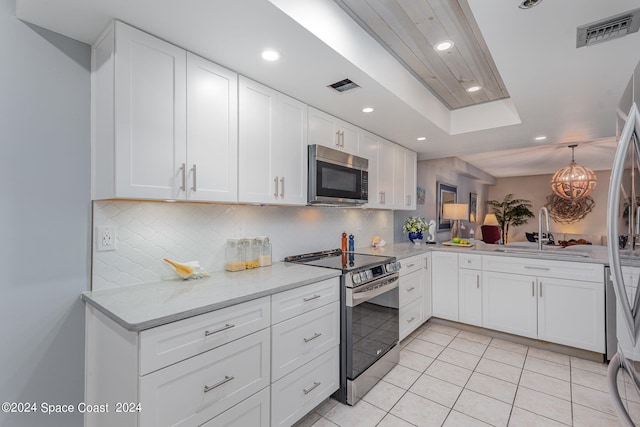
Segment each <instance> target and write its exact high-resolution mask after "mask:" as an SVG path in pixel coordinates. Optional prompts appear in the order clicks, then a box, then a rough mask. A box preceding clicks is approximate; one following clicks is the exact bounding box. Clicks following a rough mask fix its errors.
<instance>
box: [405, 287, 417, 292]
mask: <svg viewBox="0 0 640 427" xmlns="http://www.w3.org/2000/svg"><path fill="white" fill-rule="evenodd" d="M415 288H416V287H415V286H412V287H410V288H407V292H411V291H412V290H414V289H415Z"/></svg>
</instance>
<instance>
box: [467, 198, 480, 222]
mask: <svg viewBox="0 0 640 427" xmlns="http://www.w3.org/2000/svg"><path fill="white" fill-rule="evenodd" d="M469 222H478V195H477V194H476V193H469Z"/></svg>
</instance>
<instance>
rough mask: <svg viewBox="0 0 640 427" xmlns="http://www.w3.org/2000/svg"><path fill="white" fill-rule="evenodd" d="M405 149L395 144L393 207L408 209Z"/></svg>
mask: <svg viewBox="0 0 640 427" xmlns="http://www.w3.org/2000/svg"><path fill="white" fill-rule="evenodd" d="M405 151H406V150H405V148H404V147H401V146H399V145H397V144H393V207H394V208H395V209H407V206H406V201H407V199H406V197H405V193H404V152H405Z"/></svg>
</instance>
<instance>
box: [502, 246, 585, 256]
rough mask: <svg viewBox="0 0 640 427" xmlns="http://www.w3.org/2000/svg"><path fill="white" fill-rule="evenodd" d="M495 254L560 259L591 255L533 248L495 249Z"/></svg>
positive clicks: (555, 249)
mask: <svg viewBox="0 0 640 427" xmlns="http://www.w3.org/2000/svg"><path fill="white" fill-rule="evenodd" d="M494 251H495V252H504V253H508V254H521V255H529V256H531V255H535V256H539V255H553V256H562V257H578V258H591V255H590V254H588V253H586V252H579V251H570V250H566V249H561V248H553V249H542V250H539V249H533V248H496V249H494Z"/></svg>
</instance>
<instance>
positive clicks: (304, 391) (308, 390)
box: [302, 381, 321, 394]
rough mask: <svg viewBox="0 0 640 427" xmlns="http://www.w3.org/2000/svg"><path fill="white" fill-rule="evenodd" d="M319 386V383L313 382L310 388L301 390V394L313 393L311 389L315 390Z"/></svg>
mask: <svg viewBox="0 0 640 427" xmlns="http://www.w3.org/2000/svg"><path fill="white" fill-rule="evenodd" d="M320 384H321V383H320V382H319V381H315V382H314V383H313V385H312V386H311V387H309V388H303V389H302V392H303V393H304V394H309V393H311V392H312V391H313V389H315V388H316V387H318V386H319V385H320Z"/></svg>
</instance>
